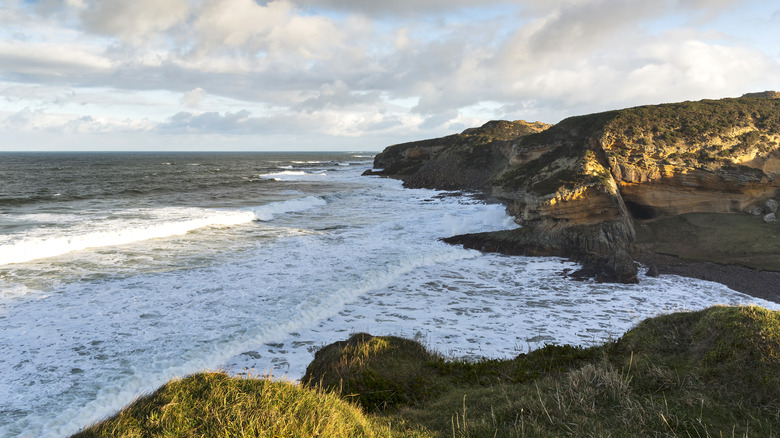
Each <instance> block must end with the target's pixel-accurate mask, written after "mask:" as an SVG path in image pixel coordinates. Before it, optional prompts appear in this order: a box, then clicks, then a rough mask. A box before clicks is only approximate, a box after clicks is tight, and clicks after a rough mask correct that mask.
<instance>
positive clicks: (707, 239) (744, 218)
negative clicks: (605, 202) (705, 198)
mask: <svg viewBox="0 0 780 438" xmlns="http://www.w3.org/2000/svg"><path fill="white" fill-rule="evenodd" d="M634 228H635V230H636V233H637V243H638V244H640V245H643V246H645V247H647V248H648V249H650V250H652V251H654V252H658V253H661V254H667V255H674V256H677V257H680V258H681V259H683V260H688V261H699V262H714V263H719V264H722V265H740V266H745V267H748V268H751V269H757V270H759V271H762V270H766V271H779V272H780V239H778V235H780V223H772V224H767V223H764V221H763V220H762V219H761V217H759V216H750V215H747V214H727V213H689V214H683V215H680V216H675V217H669V218H663V219H659V220H655V221H643V222H638V223H637V224H636V226H635V227H634Z"/></svg>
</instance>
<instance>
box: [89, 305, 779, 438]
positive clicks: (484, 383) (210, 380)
mask: <svg viewBox="0 0 780 438" xmlns="http://www.w3.org/2000/svg"><path fill="white" fill-rule="evenodd" d="M303 380H304V382H305V383H304V384H303V385H297V384H292V383H288V382H272V381H268V380H258V379H247V378H229V377H227V376H225V375H224V374H218V373H209V374H196V375H194V376H190V377H188V378H185V379H182V380H176V381H172V382H170V383H169V384H167V385H165V386H163V387H162V388H160V389H159V390H158V391H157V392H155V393H154V394H152V395H149V396H146V397H143V398H141V399H139V400H138V401H136V402H135V403H134V404H132V405H130V406H129V407H127V408H126V409H125V410H123V411H122V412H120V413H119V414H117V415H116V416H114V417H112V418H110V419H108V420H106V421H105V422H103V423H100V424H98V425H96V426H93V427H92V428H90V429H87V430H86V431H84V432H82V433H81V434H80V435H77V436H85V437H89V436H138V437H142V436H149V437H151V436H263V437H266V436H267V437H275V436H299V437H309V436H369V437H370V436H378V437H385V436H387V437H391V436H392V437H497V436H500V437H559V436H578V437H579V436H586V437H625V436H657V437H721V436H725V437H773V436H778V435H779V433H778V431H780V312H773V311H769V310H767V309H764V308H759V307H720V306H716V307H712V308H709V309H706V310H702V311H697V312H682V313H675V314H671V315H665V316H659V317H656V318H651V319H648V320H645V321H643V322H641V323H640V324H639V325H637V326H636V327H635V328H634V329H632V330H630V331H628V332H627V333H626V334H625V335H623V336H622V337H621V338H620V339H617V340H615V341H613V342H609V343H607V344H605V345H602V346H596V347H590V348H581V347H573V346H555V345H548V346H545V347H544V348H541V349H538V350H535V351H532V352H530V353H527V354H521V355H519V356H517V357H515V358H512V359H506V360H495V359H483V360H481V361H477V362H465V361H448V360H445V359H443V358H442V357H441V356H440V355H437V354H435V353H431V352H428V351H427V350H426V349H425V348H423V346H422V345H420V344H419V343H417V342H415V341H411V340H407V339H402V338H396V337H373V336H370V335H367V334H357V335H353V336H352V337H350V339H349V340H346V341H342V342H337V343H334V344H331V345H329V346H327V347H324V348H323V349H322V350H320V351H319V352H318V354H317V356H316V358H315V360H314V361H313V362H312V364H311V365H310V366H309V368H308V369H307V373H306V377H305V378H304V379H303Z"/></svg>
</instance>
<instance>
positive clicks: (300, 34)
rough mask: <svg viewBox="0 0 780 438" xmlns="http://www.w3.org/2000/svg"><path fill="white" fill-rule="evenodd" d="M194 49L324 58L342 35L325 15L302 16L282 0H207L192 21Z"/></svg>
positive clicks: (339, 42) (336, 45)
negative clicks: (196, 42)
mask: <svg viewBox="0 0 780 438" xmlns="http://www.w3.org/2000/svg"><path fill="white" fill-rule="evenodd" d="M194 26H195V28H196V29H197V31H198V36H199V38H200V40H199V46H198V48H197V49H198V50H200V51H205V52H219V51H222V50H237V51H239V52H244V53H247V54H249V55H255V54H258V53H260V54H266V55H269V56H278V57H287V56H300V57H303V58H307V59H308V58H328V57H330V53H331V50H333V48H334V47H338V46H339V45H340V44H341V42H342V40H343V38H344V35H343V33H342V31H341V30H340V28H339V27H338V26H337V25H336V24H335V23H333V22H332V21H331V20H330V19H328V18H326V17H319V16H303V15H300V14H299V13H298V11H296V9H295V7H294V5H293V4H292V3H290V2H288V1H286V0H272V1H270V2H268V3H266V4H265V5H260V4H258V3H256V2H255V1H254V0H207V1H206V2H205V3H204V4H203V6H202V7H201V9H200V10H199V11H198V17H197V19H196V20H195V22H194Z"/></svg>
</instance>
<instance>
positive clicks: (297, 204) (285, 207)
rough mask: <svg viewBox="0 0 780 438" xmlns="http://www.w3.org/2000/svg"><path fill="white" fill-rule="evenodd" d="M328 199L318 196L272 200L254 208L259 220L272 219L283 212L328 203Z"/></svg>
mask: <svg viewBox="0 0 780 438" xmlns="http://www.w3.org/2000/svg"><path fill="white" fill-rule="evenodd" d="M326 204H327V201H325V200H324V199H322V198H320V197H317V196H307V197H305V198H298V199H290V200H287V201H281V202H272V203H270V204H267V205H263V206H260V207H254V208H252V212H254V214H255V217H256V218H257V220H261V221H270V220H271V219H273V218H274V217H276V216H277V215H279V214H283V213H297V212H302V211H306V210H311V209H313V208H317V207H321V206H323V205H326Z"/></svg>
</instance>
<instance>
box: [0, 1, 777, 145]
mask: <svg viewBox="0 0 780 438" xmlns="http://www.w3.org/2000/svg"><path fill="white" fill-rule="evenodd" d="M770 89H775V90H776V89H780V2H777V1H774V0H772V1H767V0H755V1H747V0H744V1H740V0H567V1H564V0H515V1H498V0H393V1H376V0H272V1H259V0H132V1H128V0H64V1H62V0H60V1H58V0H40V1H33V0H24V1H23V0H0V150H106V151H108V150H217V151H219V150H356V151H357V150H368V151H371V150H381V149H382V148H384V147H385V146H387V145H390V144H394V143H400V142H403V141H409V140H414V139H423V138H431V137H438V136H441V135H445V134H449V133H453V132H459V131H462V130H463V129H465V128H468V127H472V126H478V125H481V124H482V123H484V122H486V121H488V120H491V119H507V120H517V119H523V120H527V121H537V120H538V121H543V122H548V123H555V122H558V121H560V120H561V119H563V118H565V117H568V116H572V115H578V114H586V113H593V112H598V111H605V110H610V109H617V108H625V107H630V106H636V105H644V104H656V103H663V102H674V101H683V100H698V99H705V98H721V97H737V96H740V95H742V94H743V93H746V92H753V91H764V90H770Z"/></svg>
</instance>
